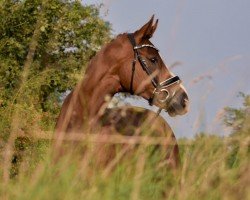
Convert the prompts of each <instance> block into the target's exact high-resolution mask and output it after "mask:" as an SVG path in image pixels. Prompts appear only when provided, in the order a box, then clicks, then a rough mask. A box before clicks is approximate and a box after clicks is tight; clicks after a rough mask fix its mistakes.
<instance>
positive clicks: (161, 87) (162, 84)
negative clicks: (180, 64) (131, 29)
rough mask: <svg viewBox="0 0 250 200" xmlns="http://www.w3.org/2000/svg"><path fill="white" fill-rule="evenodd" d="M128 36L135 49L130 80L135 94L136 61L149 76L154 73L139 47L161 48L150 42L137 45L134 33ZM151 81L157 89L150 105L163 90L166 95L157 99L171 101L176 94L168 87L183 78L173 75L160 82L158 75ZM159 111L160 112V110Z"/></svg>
mask: <svg viewBox="0 0 250 200" xmlns="http://www.w3.org/2000/svg"><path fill="white" fill-rule="evenodd" d="M128 38H129V41H130V43H131V44H132V46H133V50H134V60H133V62H132V76H131V82H130V93H131V94H134V92H133V81H134V72H135V64H136V61H137V60H138V61H139V63H140V65H141V67H142V69H143V70H144V71H145V72H146V73H147V75H148V76H150V75H152V72H151V70H150V68H149V67H148V65H147V62H146V60H144V59H143V58H142V56H141V55H140V54H139V52H138V49H142V48H153V49H155V50H156V51H157V52H158V51H159V50H158V49H157V48H156V47H155V46H153V45H150V44H142V45H137V44H136V41H135V38H134V34H133V33H128ZM151 82H152V84H153V86H154V88H155V89H154V91H153V94H152V97H151V98H150V99H149V104H150V105H152V103H153V100H154V97H155V95H157V94H160V93H163V92H164V93H166V95H165V97H164V98H163V99H157V100H158V101H159V102H160V103H167V102H168V101H169V99H170V98H171V97H173V96H174V94H173V95H172V96H171V95H170V93H169V91H168V87H169V86H171V85H173V84H178V83H180V82H181V80H180V78H179V77H178V76H173V77H171V78H169V79H166V80H164V81H162V82H160V83H158V80H157V79H156V77H152V79H151ZM163 96H164V95H163ZM158 112H160V110H159V111H158Z"/></svg>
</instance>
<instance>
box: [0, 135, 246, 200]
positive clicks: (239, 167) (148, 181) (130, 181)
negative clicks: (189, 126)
mask: <svg viewBox="0 0 250 200" xmlns="http://www.w3.org/2000/svg"><path fill="white" fill-rule="evenodd" d="M13 141H15V144H14V149H13V152H14V155H15V157H13V156H11V159H12V164H11V165H8V164H6V162H5V160H4V159H5V158H6V155H7V154H8V152H7V151H6V148H2V149H1V151H2V152H1V153H2V155H3V156H2V157H1V160H2V161H1V164H0V173H1V175H2V176H1V177H2V178H1V179H2V180H1V181H0V196H1V199H250V146H249V144H250V138H249V135H247V133H244V132H243V133H242V134H239V135H238V136H231V137H224V138H221V137H217V136H207V135H200V136H197V137H196V138H195V139H189V140H188V139H180V140H179V141H178V143H179V146H180V150H181V166H180V168H179V169H177V170H171V169H168V168H167V167H166V163H164V161H163V156H164V149H163V148H158V149H157V150H155V148H154V146H152V145H151V146H150V145H147V144H146V143H143V142H142V143H141V144H140V145H136V146H135V145H130V148H129V150H128V151H126V152H127V153H125V154H123V153H122V152H124V148H125V147H123V146H121V145H117V148H116V149H117V150H116V151H117V154H116V155H117V156H116V158H115V159H114V160H113V161H111V162H110V163H109V164H108V165H100V164H98V162H97V161H96V160H98V158H97V157H98V155H97V154H96V153H95V152H96V151H95V146H96V143H95V142H82V143H81V144H82V145H79V146H83V147H84V149H85V150H84V152H85V153H82V149H81V150H80V149H78V150H76V149H75V150H74V151H73V150H72V148H67V149H68V151H67V153H65V155H64V156H63V158H62V159H60V161H59V162H57V163H54V162H52V156H51V155H52V143H51V142H49V140H45V139H30V138H27V137H26V138H23V139H20V138H19V139H16V140H13ZM102 145H104V144H102ZM69 146H70V145H69ZM106 146H108V144H106ZM5 147H6V146H5ZM65 148H66V147H65ZM9 155H10V154H9ZM6 171H7V174H8V175H9V176H6Z"/></svg>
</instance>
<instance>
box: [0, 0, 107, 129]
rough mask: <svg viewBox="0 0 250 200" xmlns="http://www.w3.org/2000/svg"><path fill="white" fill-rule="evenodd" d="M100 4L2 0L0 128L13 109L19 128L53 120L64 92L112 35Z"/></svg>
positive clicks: (43, 0) (3, 127)
mask: <svg viewBox="0 0 250 200" xmlns="http://www.w3.org/2000/svg"><path fill="white" fill-rule="evenodd" d="M99 9H100V7H99V6H94V5H88V6H87V5H83V4H82V3H81V1H72V0H49V1H48V0H4V1H1V2H0V36H1V37H0V109H1V110H0V118H2V119H3V118H4V120H3V121H2V122H1V123H0V130H3V129H6V128H8V125H7V124H10V123H9V120H11V115H12V111H13V110H15V109H20V113H22V114H21V115H20V118H21V119H20V120H24V121H25V122H22V123H21V124H23V125H22V126H23V127H22V128H24V127H25V123H28V124H32V121H37V120H42V121H43V122H45V121H47V122H48V123H50V124H51V122H49V121H55V117H56V116H57V114H58V111H59V106H60V98H61V96H62V94H63V93H64V92H66V91H68V90H71V89H72V88H73V86H74V85H75V84H76V82H77V81H78V80H79V78H80V77H82V74H83V72H84V69H85V67H86V65H87V63H88V61H89V60H90V58H91V57H92V56H93V55H94V54H95V53H96V51H97V50H98V49H99V48H100V47H101V46H102V45H103V43H104V42H106V41H108V40H109V38H110V30H111V26H110V24H109V23H108V22H106V21H104V20H103V19H102V18H101V17H100V15H99ZM38 113H39V114H38ZM36 118H37V119H36ZM38 118H39V119H38Z"/></svg>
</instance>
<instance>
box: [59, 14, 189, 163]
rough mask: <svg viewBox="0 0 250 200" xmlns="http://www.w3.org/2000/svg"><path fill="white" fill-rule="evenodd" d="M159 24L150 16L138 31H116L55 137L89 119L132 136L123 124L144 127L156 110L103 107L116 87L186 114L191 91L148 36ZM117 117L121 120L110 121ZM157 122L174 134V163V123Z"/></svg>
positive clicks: (73, 96)
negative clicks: (168, 66) (172, 71)
mask: <svg viewBox="0 0 250 200" xmlns="http://www.w3.org/2000/svg"><path fill="white" fill-rule="evenodd" d="M157 24H158V20H156V22H154V16H152V18H151V19H150V20H149V21H148V22H147V23H146V24H145V25H143V26H142V27H141V28H140V29H138V30H136V31H135V32H134V33H129V34H128V33H123V34H120V35H118V36H117V37H116V38H115V39H113V40H112V41H111V42H110V43H108V44H106V45H105V46H104V47H103V48H102V49H101V50H100V51H99V52H98V53H97V54H96V55H95V56H94V57H93V58H92V60H91V61H90V63H89V65H88V67H87V69H86V73H85V75H84V79H83V80H82V81H81V82H80V83H79V84H78V85H77V86H76V88H75V89H74V90H73V91H72V92H71V93H70V94H69V95H68V96H67V97H66V99H65V101H64V103H63V106H62V109H61V113H60V115H59V118H58V121H57V124H56V137H63V136H62V135H64V134H67V133H75V132H84V128H83V127H84V126H85V125H86V124H87V125H89V126H90V127H96V125H97V124H99V125H101V126H103V127H107V126H111V125H112V126H114V127H115V130H116V131H117V132H118V133H121V134H126V135H133V132H132V133H127V132H126V131H125V132H124V131H122V129H121V128H119V127H121V125H125V126H126V124H130V125H131V126H141V125H142V123H143V121H144V120H145V119H146V118H145V116H149V115H155V116H156V114H155V113H153V112H152V111H148V110H144V111H143V110H140V111H138V110H137V109H133V108H131V107H130V108H126V109H125V110H126V111H125V113H126V114H125V115H124V114H122V109H119V108H118V109H113V110H110V109H106V111H105V108H106V101H105V99H106V97H107V96H109V97H113V96H114V95H115V94H116V93H118V92H130V93H131V94H134V95H138V96H141V97H143V98H144V99H146V100H148V101H149V103H150V104H153V105H155V106H157V107H159V108H160V109H164V110H165V111H166V112H168V114H169V115H170V116H175V115H183V114H185V113H186V112H187V111H188V105H189V101H188V96H187V93H186V90H185V88H184V87H183V85H182V83H181V81H180V79H179V77H178V76H175V75H173V73H171V72H170V71H169V69H168V68H167V66H166V65H165V64H164V62H163V60H162V59H161V57H160V55H159V50H158V49H157V48H156V47H155V46H154V45H153V44H152V43H151V42H150V40H149V39H150V38H151V37H152V36H153V34H154V32H155V30H156V28H157ZM103 108H104V109H103ZM102 110H104V112H102ZM103 113H104V114H103ZM112 113H113V114H112ZM124 116H125V117H124ZM114 118H116V119H119V120H112V119H114ZM129 119H130V120H129ZM111 121H113V122H115V123H111ZM157 121H158V122H157ZM100 122H101V123H100ZM154 123H156V124H157V123H159V125H160V126H162V128H163V130H161V131H159V132H160V133H161V135H162V136H163V135H165V136H166V135H170V137H171V138H172V140H173V142H174V144H175V145H174V150H173V151H174V155H173V157H172V158H171V159H172V160H173V162H174V165H176V164H177V163H178V156H179V155H178V146H177V143H176V139H175V137H174V134H173V132H172V130H171V128H170V127H169V125H168V124H167V123H166V122H165V121H164V120H163V119H162V118H160V117H158V118H155V122H154Z"/></svg>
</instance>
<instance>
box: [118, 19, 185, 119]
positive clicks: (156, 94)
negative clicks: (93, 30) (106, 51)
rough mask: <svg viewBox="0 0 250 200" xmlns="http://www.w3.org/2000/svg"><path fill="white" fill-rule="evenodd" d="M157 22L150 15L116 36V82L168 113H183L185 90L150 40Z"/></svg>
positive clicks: (171, 114)
mask: <svg viewBox="0 0 250 200" xmlns="http://www.w3.org/2000/svg"><path fill="white" fill-rule="evenodd" d="M157 24H158V20H156V22H154V16H153V17H152V18H151V19H150V20H149V21H148V22H147V23H146V24H145V25H143V26H142V27H141V28H140V29H138V30H136V31H135V32H134V33H129V34H123V35H121V37H119V36H118V37H117V40H118V41H117V42H118V44H119V45H118V46H119V50H118V49H117V51H116V53H115V55H116V57H119V58H120V62H119V72H118V74H119V79H120V84H121V85H122V88H123V91H125V92H130V93H131V94H135V95H138V96H141V97H143V98H144V99H146V100H148V101H149V103H150V104H153V105H155V106H157V107H159V108H160V109H164V110H165V111H166V112H168V113H169V115H170V116H175V115H183V114H185V113H187V111H188V108H189V100H188V95H187V92H186V90H185V88H184V86H183V84H182V82H181V80H180V78H179V77H178V76H175V75H174V74H173V73H172V72H171V71H170V70H169V69H168V67H167V66H166V65H165V63H164V62H163V60H162V58H161V56H160V54H159V50H158V49H157V48H156V47H155V46H154V45H153V44H152V43H151V42H150V38H152V36H153V34H154V32H155V30H156V29H157ZM119 41H120V42H119Z"/></svg>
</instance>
